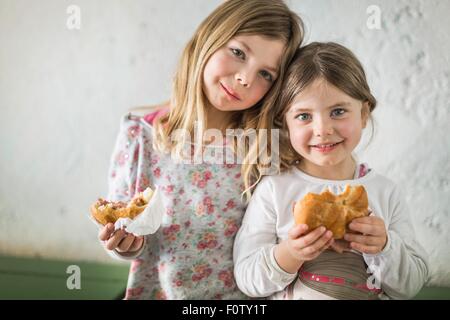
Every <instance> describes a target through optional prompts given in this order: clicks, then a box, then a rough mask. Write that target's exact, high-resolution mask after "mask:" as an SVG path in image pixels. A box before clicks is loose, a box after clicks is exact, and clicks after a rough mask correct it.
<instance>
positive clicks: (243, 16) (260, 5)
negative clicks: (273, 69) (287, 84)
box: [154, 0, 304, 154]
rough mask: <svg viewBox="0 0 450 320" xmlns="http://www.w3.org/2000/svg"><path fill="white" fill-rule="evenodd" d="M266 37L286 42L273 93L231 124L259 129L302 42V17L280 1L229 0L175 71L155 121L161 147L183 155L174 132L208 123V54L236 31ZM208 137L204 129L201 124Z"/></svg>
mask: <svg viewBox="0 0 450 320" xmlns="http://www.w3.org/2000/svg"><path fill="white" fill-rule="evenodd" d="M244 34H247V35H261V36H265V37H268V38H271V39H280V40H283V41H284V43H285V50H284V52H283V55H282V58H281V65H280V70H279V76H278V78H277V79H276V80H275V82H274V83H273V85H272V87H271V89H270V90H269V92H268V93H267V94H266V95H265V97H264V98H263V99H261V101H259V102H258V103H257V104H256V105H255V106H252V107H251V108H249V109H246V110H243V111H237V112H233V116H232V118H231V123H230V124H229V127H231V128H244V129H247V128H255V127H256V124H257V118H258V116H259V112H260V108H261V105H262V101H263V100H264V99H267V98H270V97H273V96H274V95H275V93H276V92H278V91H279V90H280V88H281V82H282V79H283V76H284V71H285V69H286V68H287V65H288V63H289V62H290V60H291V59H292V57H293V56H294V54H295V51H296V50H297V49H298V47H299V46H300V44H301V42H302V40H303V34H304V32H303V23H302V21H301V19H300V18H299V17H298V16H297V15H296V14H295V13H294V12H292V11H291V10H289V8H288V7H287V6H286V5H285V4H284V3H283V1H280V0H228V1H226V2H224V3H223V4H222V5H220V6H219V7H218V8H217V9H216V10H214V11H213V12H212V13H211V14H210V15H209V16H208V17H207V18H206V19H205V20H204V21H203V22H202V23H201V24H200V26H199V27H198V29H197V31H196V32H195V34H194V36H193V37H192V39H191V40H190V41H189V42H188V44H187V45H186V47H185V49H184V51H183V54H182V56H181V59H180V61H179V64H178V68H177V71H176V74H175V78H174V81H173V88H172V96H171V108H170V111H169V113H168V114H166V115H164V116H162V117H160V118H158V119H156V121H155V123H154V128H155V132H154V133H155V143H154V146H155V148H156V149H157V150H160V151H163V152H168V151H172V152H173V151H175V154H181V153H182V148H183V144H184V142H183V140H181V141H180V140H177V141H176V142H174V143H173V142H172V141H170V139H171V135H172V134H173V133H175V130H177V129H182V131H183V132H190V133H191V134H192V132H193V131H194V124H195V121H197V123H198V124H199V125H200V126H204V125H205V123H206V119H205V107H206V105H207V98H206V97H205V95H204V93H203V77H202V75H203V70H204V68H205V65H206V63H207V62H208V60H209V58H210V57H211V56H212V55H213V54H214V53H215V52H216V51H217V50H218V49H219V48H221V47H222V46H224V45H225V44H226V43H227V42H228V41H229V40H230V39H231V38H233V37H235V36H237V35H244ZM197 133H198V136H199V137H202V136H203V127H200V128H198V130H197Z"/></svg>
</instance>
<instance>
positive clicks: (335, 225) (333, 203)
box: [294, 185, 369, 239]
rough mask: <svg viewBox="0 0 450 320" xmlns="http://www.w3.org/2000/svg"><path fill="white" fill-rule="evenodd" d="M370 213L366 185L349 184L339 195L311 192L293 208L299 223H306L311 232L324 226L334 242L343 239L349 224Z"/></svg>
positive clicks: (328, 192)
mask: <svg viewBox="0 0 450 320" xmlns="http://www.w3.org/2000/svg"><path fill="white" fill-rule="evenodd" d="M368 214H369V202H368V199H367V193H366V190H365V189H364V187H363V186H349V185H347V186H346V188H345V191H344V192H343V193H341V194H340V195H335V194H333V193H331V192H330V191H328V190H327V191H324V192H322V193H321V194H316V193H308V194H306V195H305V196H304V197H303V199H302V200H300V201H299V202H297V203H296V204H295V207H294V219H295V223H296V224H307V225H308V227H309V230H310V231H311V230H314V229H315V228H317V227H319V226H325V227H326V228H327V229H328V230H330V231H332V232H333V237H334V238H335V239H342V238H343V237H344V234H345V232H346V229H347V225H348V224H349V223H350V221H352V220H353V219H355V218H359V217H364V216H367V215H368Z"/></svg>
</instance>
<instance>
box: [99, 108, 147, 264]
mask: <svg viewBox="0 0 450 320" xmlns="http://www.w3.org/2000/svg"><path fill="white" fill-rule="evenodd" d="M141 130H143V129H142V126H141V125H140V124H139V122H138V121H136V120H132V119H129V118H128V116H124V117H123V118H122V121H121V123H120V130H119V134H118V136H117V139H116V143H115V146H114V151H113V153H112V156H111V160H110V167H109V172H108V195H107V197H106V198H107V199H108V200H111V201H124V202H128V201H129V200H130V199H131V198H132V197H133V195H134V194H135V193H136V191H137V190H139V189H140V190H143V189H145V188H146V187H147V186H144V185H140V183H141V181H140V180H139V179H138V165H139V161H140V158H141V157H140V143H139V137H138V135H137V134H135V133H136V132H140V131H141ZM111 235H112V232H111V229H108V227H107V226H105V227H104V228H103V229H102V230H101V231H100V233H99V240H100V241H101V242H102V244H104V248H105V249H106V250H107V252H108V254H109V255H111V256H112V257H113V258H118V259H121V260H131V259H135V258H137V257H138V256H139V255H140V254H141V253H142V252H143V250H144V246H145V244H146V241H144V240H145V238H142V237H140V238H139V239H140V240H136V243H135V242H134V241H135V237H134V236H133V235H130V234H125V233H124V231H120V230H119V231H117V232H116V233H114V235H112V237H111ZM110 237H111V238H110ZM124 238H126V239H124ZM136 239H138V238H136ZM105 241H106V242H105ZM130 241H131V242H132V246H133V247H132V248H131V249H137V248H136V246H137V245H140V249H139V250H125V249H129V248H126V246H128V244H129V242H130Z"/></svg>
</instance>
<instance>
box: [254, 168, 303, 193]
mask: <svg viewBox="0 0 450 320" xmlns="http://www.w3.org/2000/svg"><path fill="white" fill-rule="evenodd" d="M301 184H302V181H301V179H299V178H298V177H297V176H296V175H295V173H294V172H293V171H292V170H289V171H285V172H282V173H279V174H275V175H268V176H264V177H263V178H262V179H261V181H260V182H259V183H258V185H257V186H256V189H255V193H261V192H262V193H272V194H285V192H286V191H287V190H288V189H289V188H290V187H291V186H294V185H295V186H297V187H298V186H301Z"/></svg>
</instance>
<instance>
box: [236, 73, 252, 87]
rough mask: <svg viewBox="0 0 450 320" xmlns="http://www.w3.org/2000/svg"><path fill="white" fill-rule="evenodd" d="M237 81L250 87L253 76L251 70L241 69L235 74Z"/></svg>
mask: <svg viewBox="0 0 450 320" xmlns="http://www.w3.org/2000/svg"><path fill="white" fill-rule="evenodd" d="M235 79H236V81H237V82H238V83H239V84H241V85H242V86H243V87H244V88H250V86H251V84H252V81H253V77H252V76H251V72H249V71H246V70H241V71H240V72H237V73H236V76H235Z"/></svg>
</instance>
